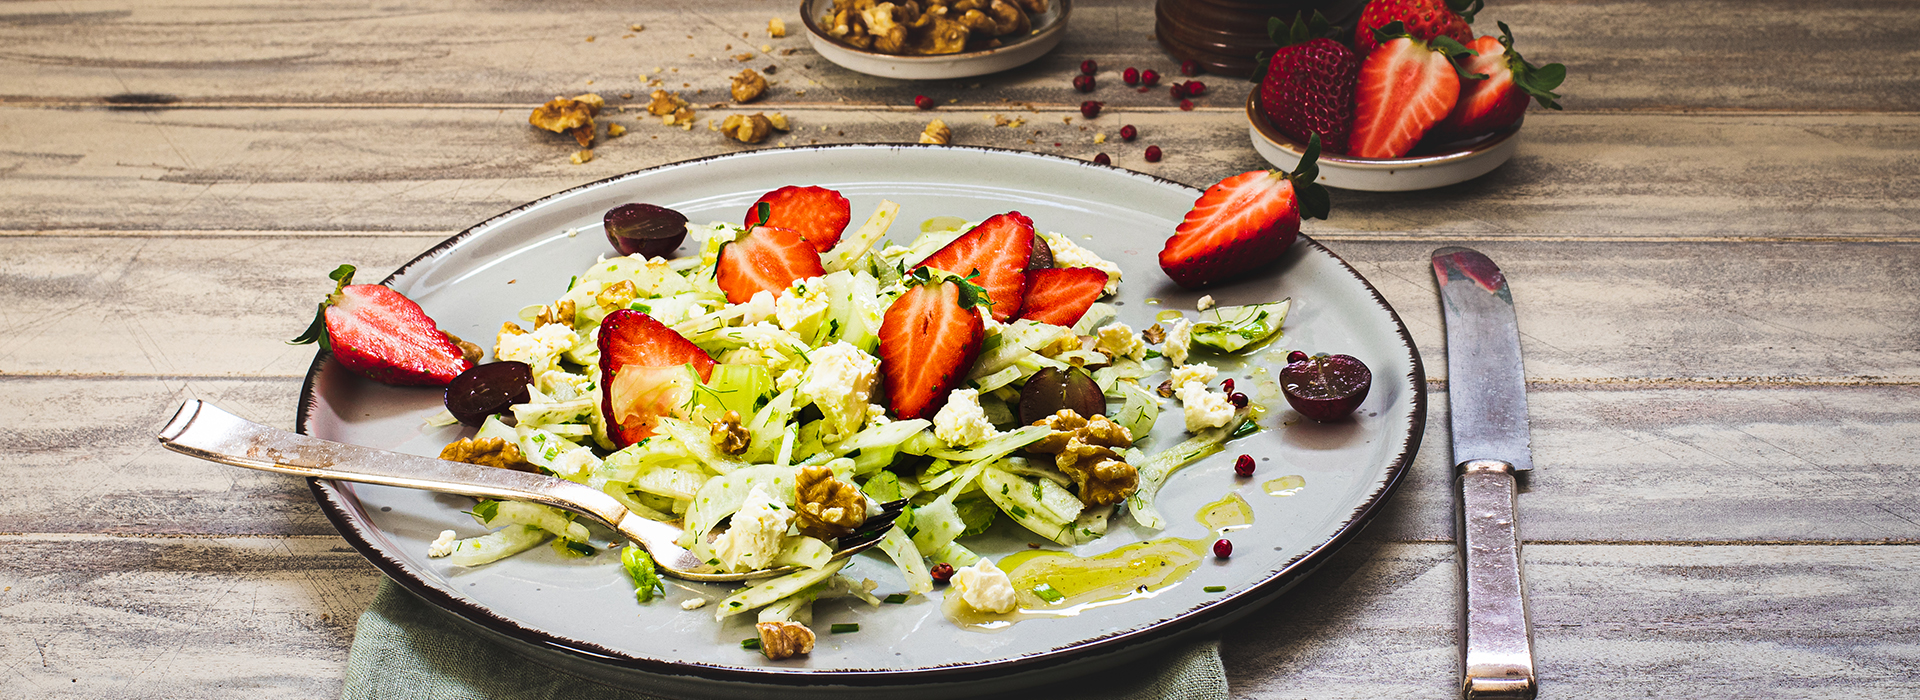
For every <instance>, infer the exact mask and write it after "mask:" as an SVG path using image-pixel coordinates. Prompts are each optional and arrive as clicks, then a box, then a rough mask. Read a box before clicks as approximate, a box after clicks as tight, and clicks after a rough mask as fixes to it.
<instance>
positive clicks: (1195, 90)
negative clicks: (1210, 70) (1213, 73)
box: [1186, 80, 1207, 97]
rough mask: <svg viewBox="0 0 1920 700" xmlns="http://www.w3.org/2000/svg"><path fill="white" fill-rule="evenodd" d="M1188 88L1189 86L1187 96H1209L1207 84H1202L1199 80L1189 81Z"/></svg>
mask: <svg viewBox="0 0 1920 700" xmlns="http://www.w3.org/2000/svg"><path fill="white" fill-rule="evenodd" d="M1186 86H1187V94H1189V95H1192V96H1194V97H1199V96H1201V95H1205V94H1207V84H1206V83H1203V82H1200V81H1198V80H1189V81H1187V82H1186Z"/></svg>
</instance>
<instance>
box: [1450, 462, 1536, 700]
mask: <svg viewBox="0 0 1920 700" xmlns="http://www.w3.org/2000/svg"><path fill="white" fill-rule="evenodd" d="M1458 470H1459V472H1460V478H1459V487H1460V488H1459V489H1458V491H1457V493H1458V494H1459V497H1460V501H1459V503H1458V506H1459V507H1458V508H1457V509H1456V512H1457V513H1458V514H1459V515H1458V520H1456V521H1455V526H1456V527H1457V528H1458V529H1457V532H1458V536H1457V537H1455V540H1456V541H1457V542H1458V543H1459V546H1460V566H1461V576H1460V582H1461V585H1462V587H1463V588H1464V589H1465V596H1464V599H1465V604H1464V605H1463V606H1462V608H1461V621H1460V622H1461V624H1460V658H1461V669H1462V678H1463V680H1462V684H1461V686H1462V687H1461V697H1463V698H1467V699H1468V700H1487V699H1499V700H1508V699H1515V700H1527V699H1531V698H1532V697H1533V696H1534V693H1535V691H1536V690H1537V685H1536V679H1535V677H1534V673H1533V624H1532V621H1531V620H1530V619H1529V617H1528V615H1527V585H1526V579H1525V578H1524V577H1523V576H1522V575H1521V571H1520V535H1519V531H1518V529H1517V528H1516V527H1515V518H1514V491H1515V482H1514V472H1513V465H1511V464H1508V463H1506V462H1502V461H1500V460H1494V459H1474V460H1468V461H1465V462H1461V463H1460V465H1459V467H1458Z"/></svg>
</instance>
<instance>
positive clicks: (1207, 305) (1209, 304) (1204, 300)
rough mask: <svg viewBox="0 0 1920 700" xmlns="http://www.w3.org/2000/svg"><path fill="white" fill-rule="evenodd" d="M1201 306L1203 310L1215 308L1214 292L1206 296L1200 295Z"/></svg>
mask: <svg viewBox="0 0 1920 700" xmlns="http://www.w3.org/2000/svg"><path fill="white" fill-rule="evenodd" d="M1199 306H1200V310H1201V311H1206V310H1207V309H1211V308H1213V295H1212V294H1208V295H1205V296H1202V297H1200V304H1199Z"/></svg>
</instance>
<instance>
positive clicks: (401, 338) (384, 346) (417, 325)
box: [287, 265, 473, 386]
mask: <svg viewBox="0 0 1920 700" xmlns="http://www.w3.org/2000/svg"><path fill="white" fill-rule="evenodd" d="M353 273H354V268H353V266H352V265H341V266H340V267H337V268H334V271H333V273H332V274H330V275H328V277H330V278H332V279H333V281H334V282H335V283H336V284H335V285H334V288H333V293H332V294H329V295H327V298H326V299H323V300H321V301H320V310H319V311H318V312H316V313H315V314H314V319H313V325H311V326H309V327H308V328H307V332H305V333H302V334H300V337H298V338H294V339H293V340H290V341H287V342H289V343H291V344H293V345H305V344H308V343H315V342H317V343H319V344H320V349H322V350H327V351H331V352H332V353H333V359H335V360H338V361H339V362H340V364H341V365H342V366H344V367H346V368H347V369H350V370H353V371H354V372H356V373H358V374H360V375H361V376H364V377H366V378H368V379H372V380H374V381H376V382H380V383H382V384H394V385H399V386H443V385H445V384H446V383H447V382H450V381H453V378H454V377H458V376H460V373H461V372H465V371H467V370H468V369H471V368H472V367H473V362H472V361H471V360H468V359H467V358H466V356H465V355H464V353H462V352H461V350H460V347H459V346H458V345H455V344H454V342H453V339H452V337H450V336H448V335H447V334H446V333H445V332H442V331H441V330H440V327H439V326H438V325H437V324H435V323H434V322H433V319H432V318H429V317H427V312H425V311H422V310H421V309H420V305H419V304H415V303H413V300H412V299H408V298H407V297H406V295H404V294H401V293H399V292H396V291H394V290H393V289H392V288H390V287H387V286H386V285H380V284H354V283H353Z"/></svg>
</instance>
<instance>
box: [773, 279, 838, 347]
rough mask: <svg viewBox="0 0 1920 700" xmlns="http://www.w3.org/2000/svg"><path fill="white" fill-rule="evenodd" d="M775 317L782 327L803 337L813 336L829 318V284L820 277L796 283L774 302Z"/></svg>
mask: <svg viewBox="0 0 1920 700" xmlns="http://www.w3.org/2000/svg"><path fill="white" fill-rule="evenodd" d="M773 317H774V320H776V321H779V323H780V327H781V328H785V329H787V330H788V331H791V332H793V333H797V334H799V335H801V336H807V335H809V334H811V333H812V332H813V331H814V330H815V329H818V328H819V327H820V323H821V322H822V321H824V320H826V318H827V283H826V281H825V280H823V279H821V278H819V277H811V278H808V279H803V280H800V281H798V282H794V283H793V286H792V287H789V288H788V289H787V291H785V292H782V293H781V294H780V296H779V297H778V298H776V299H774V300H773Z"/></svg>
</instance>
